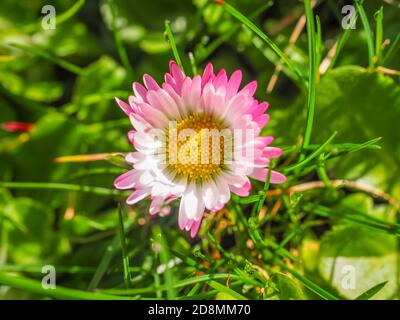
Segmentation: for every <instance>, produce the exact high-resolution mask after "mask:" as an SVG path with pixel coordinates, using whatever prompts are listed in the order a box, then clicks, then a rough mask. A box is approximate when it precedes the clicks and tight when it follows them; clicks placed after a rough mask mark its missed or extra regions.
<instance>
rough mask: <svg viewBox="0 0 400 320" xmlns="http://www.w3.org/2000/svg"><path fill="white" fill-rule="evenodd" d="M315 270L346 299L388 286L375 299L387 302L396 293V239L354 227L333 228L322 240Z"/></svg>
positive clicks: (351, 225)
mask: <svg viewBox="0 0 400 320" xmlns="http://www.w3.org/2000/svg"><path fill="white" fill-rule="evenodd" d="M318 270H319V272H320V274H321V276H322V277H323V278H324V279H325V280H326V281H328V282H329V283H330V284H331V285H332V286H333V287H334V288H336V289H337V290H338V292H340V294H341V295H343V296H345V297H347V298H349V299H355V298H357V297H359V296H360V295H362V294H363V293H365V292H366V291H367V290H369V289H370V288H371V287H373V286H375V285H376V284H377V283H382V282H387V285H386V286H385V287H384V288H382V289H381V290H380V291H379V292H376V295H374V298H376V299H388V298H390V297H391V296H392V295H393V294H394V293H395V292H396V290H397V280H398V276H397V273H396V270H397V241H396V237H395V236H391V235H387V234H384V233H381V232H375V231H373V230H370V229H366V228H362V227H360V226H358V225H354V224H349V225H347V224H346V225H340V226H337V227H334V228H333V229H332V231H329V232H328V233H326V234H325V235H324V236H323V237H322V241H321V249H320V258H319V267H318Z"/></svg>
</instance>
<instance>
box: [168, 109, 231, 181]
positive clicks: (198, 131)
mask: <svg viewBox="0 0 400 320" xmlns="http://www.w3.org/2000/svg"><path fill="white" fill-rule="evenodd" d="M226 130H228V129H226V127H225V126H224V124H223V123H222V122H221V121H218V120H217V119H215V118H214V117H213V116H211V115H206V114H204V113H198V114H191V115H188V116H186V117H184V118H182V119H180V120H178V121H177V122H176V123H175V124H174V125H170V127H169V129H168V130H167V134H166V160H167V167H168V169H169V170H170V171H171V172H174V173H176V175H178V176H184V177H187V178H188V179H189V180H192V181H195V182H199V181H206V180H209V179H212V178H213V177H215V176H217V175H218V174H219V173H220V172H221V170H222V169H223V167H224V147H225V143H224V142H226V141H227V136H226V135H225V134H224V133H226V132H227V131H226Z"/></svg>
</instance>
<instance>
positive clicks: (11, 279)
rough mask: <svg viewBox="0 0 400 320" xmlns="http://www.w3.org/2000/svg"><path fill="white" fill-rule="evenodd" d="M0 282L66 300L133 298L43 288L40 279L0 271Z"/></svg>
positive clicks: (57, 287) (58, 288) (60, 288)
mask: <svg viewBox="0 0 400 320" xmlns="http://www.w3.org/2000/svg"><path fill="white" fill-rule="evenodd" d="M0 284H3V285H6V286H9V287H12V288H16V289H20V290H23V291H27V292H31V293H34V294H38V295H41V296H44V297H50V298H54V299H66V300H135V299H134V298H130V297H120V296H114V295H109V294H102V293H95V292H86V291H81V290H76V289H69V288H64V287H60V286H58V285H57V286H56V288H55V289H45V288H43V286H42V283H41V282H40V281H36V280H32V279H28V278H24V277H20V276H16V275H13V274H8V273H4V272H0Z"/></svg>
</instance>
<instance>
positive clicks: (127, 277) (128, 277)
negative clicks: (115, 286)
mask: <svg viewBox="0 0 400 320" xmlns="http://www.w3.org/2000/svg"><path fill="white" fill-rule="evenodd" d="M118 226H119V236H120V241H121V252H122V264H123V267H124V282H125V286H126V288H127V289H129V288H130V281H131V274H130V271H129V257H128V251H127V249H126V239H125V229H124V219H123V215H122V206H121V204H120V203H119V204H118Z"/></svg>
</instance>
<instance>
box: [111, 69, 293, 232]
mask: <svg viewBox="0 0 400 320" xmlns="http://www.w3.org/2000/svg"><path fill="white" fill-rule="evenodd" d="M241 81H242V73H241V71H240V70H237V71H235V72H234V73H233V74H232V75H231V76H230V77H229V78H228V76H227V74H226V72H225V70H223V69H222V70H220V71H219V72H218V73H217V74H215V73H214V71H213V66H212V64H211V63H210V64H208V65H207V66H206V68H205V70H204V73H203V75H202V76H199V75H197V76H195V77H193V78H190V77H187V76H185V75H184V73H183V72H182V70H181V69H180V68H179V66H178V65H177V64H176V63H175V62H174V61H171V62H170V72H169V73H167V74H165V80H164V83H163V84H162V85H161V86H160V85H159V84H158V83H157V82H156V81H155V80H154V79H153V78H152V77H151V76H149V75H147V74H145V75H144V77H143V82H144V86H143V85H141V84H139V83H137V82H135V83H133V91H134V96H130V97H129V101H128V103H125V102H123V101H121V100H119V99H116V101H117V104H118V105H119V106H120V107H121V109H122V110H123V111H124V112H125V113H126V114H127V115H128V116H129V118H130V120H131V122H132V125H133V127H134V130H132V131H130V132H129V133H128V139H129V141H130V142H131V143H132V144H133V146H134V148H135V150H136V151H134V152H131V153H129V154H128V155H127V156H126V158H125V159H126V161H127V162H128V163H129V164H131V165H132V167H133V169H132V170H130V171H128V172H126V173H124V174H122V175H121V176H119V177H118V178H117V179H116V180H115V182H114V185H115V187H116V188H118V189H134V191H133V193H132V194H131V195H130V196H129V197H128V199H127V201H126V202H127V203H128V204H135V203H137V202H138V201H140V200H142V199H144V198H146V197H149V196H150V197H151V204H150V210H149V211H150V214H152V215H154V214H157V213H159V212H160V210H161V208H163V206H164V205H165V204H166V203H168V202H170V201H172V200H174V199H178V198H181V200H180V207H179V218H178V221H179V227H180V228H181V229H185V230H187V231H189V230H190V233H191V236H192V237H194V236H195V235H196V233H197V231H198V229H199V227H200V225H201V221H202V218H203V213H204V211H205V210H206V209H208V210H210V211H217V210H220V209H222V208H223V207H224V205H225V204H226V203H227V202H228V201H229V199H230V195H231V192H233V193H235V194H237V195H239V196H242V197H246V196H248V195H249V193H250V190H251V188H252V186H251V183H250V180H249V178H248V177H251V178H253V179H256V180H260V181H265V179H266V177H267V172H268V169H267V168H268V165H269V163H270V159H271V158H277V157H279V156H280V155H281V153H282V150H281V149H279V148H275V147H271V146H269V145H270V144H271V143H272V141H273V138H272V137H270V136H268V137H261V136H259V134H260V132H261V129H262V128H263V127H264V126H265V125H266V123H267V122H268V120H269V116H268V114H266V113H265V111H266V110H267V108H268V103H267V102H259V101H257V100H256V99H255V98H254V96H253V95H254V93H255V91H256V87H257V82H256V81H253V82H250V83H248V84H247V85H246V86H244V87H243V88H241V89H240V84H241ZM285 181H286V178H285V176H284V175H282V174H280V173H279V172H276V171H273V170H271V175H270V182H271V183H282V182H285Z"/></svg>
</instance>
